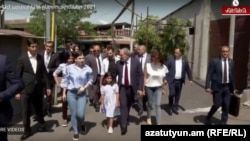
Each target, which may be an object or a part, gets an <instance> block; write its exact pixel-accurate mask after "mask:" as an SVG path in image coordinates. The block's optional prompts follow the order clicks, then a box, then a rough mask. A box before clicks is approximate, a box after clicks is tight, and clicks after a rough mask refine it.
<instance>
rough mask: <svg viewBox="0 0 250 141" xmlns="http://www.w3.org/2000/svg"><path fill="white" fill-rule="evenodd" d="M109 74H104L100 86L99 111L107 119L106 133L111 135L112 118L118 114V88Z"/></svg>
mask: <svg viewBox="0 0 250 141" xmlns="http://www.w3.org/2000/svg"><path fill="white" fill-rule="evenodd" d="M112 77H113V76H112V74H111V73H109V72H108V73H105V74H104V77H103V82H102V86H101V107H100V108H101V110H102V112H104V113H105V114H106V117H107V118H108V127H109V128H108V133H113V118H114V117H115V116H117V115H118V114H119V109H118V107H119V88H118V85H117V84H116V83H115V79H114V78H112Z"/></svg>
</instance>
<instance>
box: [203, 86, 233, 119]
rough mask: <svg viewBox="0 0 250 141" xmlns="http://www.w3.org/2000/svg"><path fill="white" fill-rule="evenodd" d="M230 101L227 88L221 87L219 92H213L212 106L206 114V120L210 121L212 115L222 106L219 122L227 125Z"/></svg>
mask: <svg viewBox="0 0 250 141" xmlns="http://www.w3.org/2000/svg"><path fill="white" fill-rule="evenodd" d="M230 100H231V94H230V90H229V86H225V87H222V88H221V89H220V90H219V91H217V92H213V106H212V107H211V109H210V111H209V112H208V114H207V120H211V118H212V116H213V115H214V113H215V112H216V111H217V110H218V108H219V107H220V106H222V114H221V122H222V123H227V120H228V113H229V104H230Z"/></svg>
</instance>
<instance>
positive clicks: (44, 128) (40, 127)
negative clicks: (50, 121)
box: [37, 124, 46, 132]
mask: <svg viewBox="0 0 250 141" xmlns="http://www.w3.org/2000/svg"><path fill="white" fill-rule="evenodd" d="M37 131H38V132H45V131H46V126H45V124H41V125H40V126H39V128H38V129H37Z"/></svg>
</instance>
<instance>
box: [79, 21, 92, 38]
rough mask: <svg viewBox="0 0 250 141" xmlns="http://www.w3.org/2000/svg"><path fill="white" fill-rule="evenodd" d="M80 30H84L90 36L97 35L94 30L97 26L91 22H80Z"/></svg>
mask: <svg viewBox="0 0 250 141" xmlns="http://www.w3.org/2000/svg"><path fill="white" fill-rule="evenodd" d="M78 26H79V30H84V31H85V32H86V33H87V35H88V36H94V35H96V32H95V30H94V28H95V25H94V24H92V23H91V22H87V21H86V22H79V23H78Z"/></svg>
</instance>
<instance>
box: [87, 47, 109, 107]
mask: <svg viewBox="0 0 250 141" xmlns="http://www.w3.org/2000/svg"><path fill="white" fill-rule="evenodd" d="M93 51H94V54H93V55H87V56H86V60H85V61H86V65H88V66H90V67H91V68H92V71H93V85H92V86H91V87H90V88H89V100H90V103H91V104H93V105H94V107H95V109H96V112H99V109H100V103H99V99H100V84H99V82H100V76H101V67H102V60H103V58H104V57H103V55H102V54H101V47H100V45H99V44H94V45H93Z"/></svg>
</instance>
